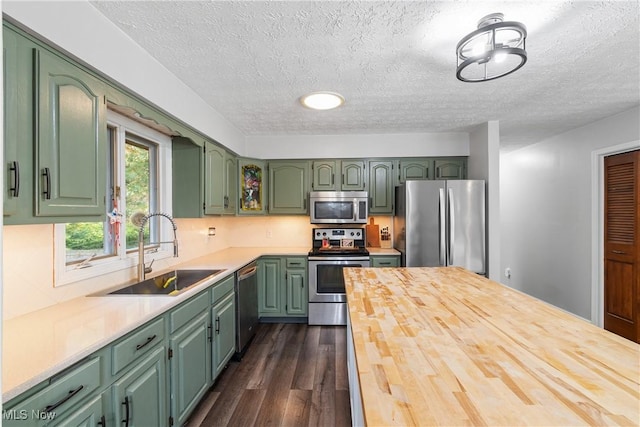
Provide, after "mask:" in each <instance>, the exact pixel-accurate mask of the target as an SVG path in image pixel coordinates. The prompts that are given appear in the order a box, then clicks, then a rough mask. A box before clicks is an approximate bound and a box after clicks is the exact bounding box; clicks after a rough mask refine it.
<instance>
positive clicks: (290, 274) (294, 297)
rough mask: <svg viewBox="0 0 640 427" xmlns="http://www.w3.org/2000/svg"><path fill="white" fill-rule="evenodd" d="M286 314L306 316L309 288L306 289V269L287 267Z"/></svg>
mask: <svg viewBox="0 0 640 427" xmlns="http://www.w3.org/2000/svg"><path fill="white" fill-rule="evenodd" d="M285 279H286V282H287V315H289V316H306V315H307V306H308V304H309V290H308V289H307V286H306V283H307V270H306V269H287V270H286V272H285Z"/></svg>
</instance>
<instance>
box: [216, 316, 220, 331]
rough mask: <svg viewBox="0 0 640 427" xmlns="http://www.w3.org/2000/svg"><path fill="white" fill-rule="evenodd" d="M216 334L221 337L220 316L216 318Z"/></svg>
mask: <svg viewBox="0 0 640 427" xmlns="http://www.w3.org/2000/svg"><path fill="white" fill-rule="evenodd" d="M216 334H218V335H220V316H217V317H216Z"/></svg>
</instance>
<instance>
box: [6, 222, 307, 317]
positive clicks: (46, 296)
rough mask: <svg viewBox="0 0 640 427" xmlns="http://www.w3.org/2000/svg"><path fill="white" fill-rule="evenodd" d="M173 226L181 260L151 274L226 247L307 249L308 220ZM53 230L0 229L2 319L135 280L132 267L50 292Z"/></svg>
mask: <svg viewBox="0 0 640 427" xmlns="http://www.w3.org/2000/svg"><path fill="white" fill-rule="evenodd" d="M176 223H177V224H178V231H177V232H178V240H179V241H180V257H179V258H166V259H163V260H158V261H156V262H154V264H153V269H154V270H155V271H161V270H162V269H166V268H170V267H171V266H173V265H175V264H177V263H183V262H186V261H188V260H190V259H194V258H198V257H200V256H202V255H205V254H208V253H211V252H215V251H219V250H222V249H225V248H228V247H242V246H276V247H303V248H306V247H310V246H311V243H310V241H311V224H309V217H308V216H269V217H266V216H260V217H210V218H203V219H178V220H176ZM53 227H54V226H53V225H52V224H41V225H6V226H4V227H3V230H2V231H3V232H4V238H3V245H2V247H3V252H4V257H3V265H4V271H3V272H2V276H1V277H2V279H3V287H4V289H3V310H2V316H3V319H10V318H13V317H16V316H19V315H21V314H25V313H30V312H32V311H36V310H39V309H41V308H44V307H48V306H51V305H55V304H58V303H60V302H63V301H67V300H69V299H73V298H77V297H80V296H84V295H88V294H91V293H94V292H98V291H101V290H103V289H108V288H112V287H114V286H116V285H118V284H120V283H125V282H127V281H128V280H131V279H133V278H135V276H136V269H135V267H133V268H129V269H126V270H121V271H118V272H116V273H112V274H105V275H103V276H100V277H97V278H93V279H89V280H84V281H80V282H75V283H71V284H68V285H65V286H58V287H54V286H53V280H54V279H53V276H54V274H53V273H54V253H53V246H54V245H53ZM208 227H216V236H215V237H209V236H208V235H207V231H208V230H207V229H208ZM267 231H270V233H267ZM269 235H271V236H272V237H268V236H269Z"/></svg>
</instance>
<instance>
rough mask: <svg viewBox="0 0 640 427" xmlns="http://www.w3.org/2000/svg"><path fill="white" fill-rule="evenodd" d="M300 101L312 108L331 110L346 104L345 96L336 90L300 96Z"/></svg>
mask: <svg viewBox="0 0 640 427" xmlns="http://www.w3.org/2000/svg"><path fill="white" fill-rule="evenodd" d="M300 103H301V104H302V105H304V106H305V107H307V108H311V109H312V110H331V109H333V108H338V107H339V106H341V105H342V104H344V97H343V96H342V95H340V94H339V93H335V92H313V93H310V94H308V95H305V96H302V97H300Z"/></svg>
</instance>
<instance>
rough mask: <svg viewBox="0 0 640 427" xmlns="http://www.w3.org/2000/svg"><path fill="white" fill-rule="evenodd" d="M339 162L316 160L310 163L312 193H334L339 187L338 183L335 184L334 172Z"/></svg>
mask: <svg viewBox="0 0 640 427" xmlns="http://www.w3.org/2000/svg"><path fill="white" fill-rule="evenodd" d="M339 164H340V161H338V160H318V161H313V162H312V163H311V170H312V171H313V180H312V182H311V189H312V190H313V191H335V190H336V188H339V187H340V182H338V183H336V172H337V168H338V165H339Z"/></svg>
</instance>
